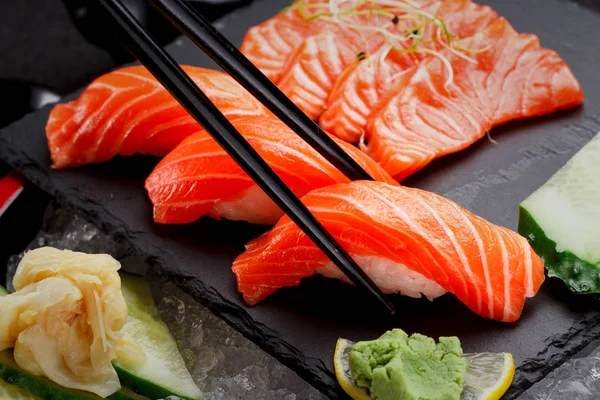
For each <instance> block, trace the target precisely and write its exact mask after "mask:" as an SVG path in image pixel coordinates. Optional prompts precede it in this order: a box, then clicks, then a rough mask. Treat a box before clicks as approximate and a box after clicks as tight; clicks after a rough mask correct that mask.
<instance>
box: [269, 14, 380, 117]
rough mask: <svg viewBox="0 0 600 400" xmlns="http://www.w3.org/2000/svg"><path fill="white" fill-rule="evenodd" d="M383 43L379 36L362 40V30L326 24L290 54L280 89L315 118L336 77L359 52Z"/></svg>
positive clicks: (369, 49)
mask: <svg viewBox="0 0 600 400" xmlns="http://www.w3.org/2000/svg"><path fill="white" fill-rule="evenodd" d="M383 42H384V38H383V36H380V35H374V36H372V37H371V38H370V39H369V40H368V41H367V43H365V40H364V38H363V37H362V35H361V33H359V32H357V31H354V30H353V29H351V28H347V27H344V26H335V27H333V26H332V27H328V28H327V29H326V30H325V31H323V32H321V33H319V34H318V35H314V36H311V37H309V38H307V39H306V40H305V41H304V42H303V43H302V45H301V46H300V47H299V48H298V50H297V51H296V52H295V53H294V55H292V56H291V57H290V59H289V60H288V63H287V64H286V66H285V68H284V71H283V73H282V76H281V79H280V80H279V83H278V86H279V89H281V91H282V92H283V93H284V94H285V95H286V96H287V97H289V98H290V99H291V100H292V101H293V102H294V103H295V104H296V105H297V106H298V107H299V108H300V109H301V110H302V111H304V113H306V115H308V116H309V117H310V118H311V119H313V120H318V119H319V117H320V115H321V114H322V113H323V111H325V106H326V104H327V99H328V97H329V95H330V93H331V90H332V89H333V87H334V85H335V82H336V80H337V78H338V76H339V75H340V74H341V73H342V72H344V70H345V69H346V67H347V66H348V65H350V64H352V62H354V61H355V60H356V59H357V57H358V55H359V54H362V53H365V52H367V51H374V50H376V49H377V48H378V47H379V46H381V45H382V44H383Z"/></svg>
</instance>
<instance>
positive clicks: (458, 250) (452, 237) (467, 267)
mask: <svg viewBox="0 0 600 400" xmlns="http://www.w3.org/2000/svg"><path fill="white" fill-rule="evenodd" d="M410 195H411V197H412V198H413V199H415V200H416V201H418V202H419V203H420V204H421V205H422V206H423V207H425V208H426V209H427V210H428V211H429V212H430V213H431V215H432V216H433V218H434V219H435V220H436V221H437V223H438V224H439V225H440V226H441V227H442V229H443V231H444V233H445V234H446V236H448V239H450V243H451V244H452V247H453V248H454V250H455V251H456V253H457V255H458V258H459V260H460V263H461V264H462V266H463V268H464V270H465V271H466V272H467V275H468V277H469V279H470V280H471V283H472V284H473V287H474V288H475V294H476V296H477V304H478V308H477V312H478V313H479V312H481V292H480V290H479V286H477V285H476V284H475V281H476V280H475V274H473V271H472V270H471V265H470V264H469V259H468V258H467V256H466V254H465V252H464V250H463V248H462V246H461V245H460V243H458V241H457V240H456V236H455V235H454V231H453V230H452V229H450V227H449V226H448V225H447V224H446V222H444V220H443V219H442V218H441V217H440V215H439V214H438V212H437V211H436V210H435V209H434V208H433V207H431V206H430V205H429V204H428V203H427V202H426V201H425V200H424V199H423V198H422V197H421V196H419V195H414V194H413V193H410ZM461 281H462V282H463V283H464V287H465V296H467V297H468V293H469V290H468V288H469V285H468V284H467V283H466V282H465V281H464V280H463V279H461Z"/></svg>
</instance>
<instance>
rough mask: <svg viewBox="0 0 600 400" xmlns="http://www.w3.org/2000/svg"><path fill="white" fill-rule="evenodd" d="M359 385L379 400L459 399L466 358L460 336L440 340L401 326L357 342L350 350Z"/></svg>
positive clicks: (354, 374) (351, 361) (351, 365)
mask: <svg viewBox="0 0 600 400" xmlns="http://www.w3.org/2000/svg"><path fill="white" fill-rule="evenodd" d="M349 361H350V369H351V371H352V377H353V378H354V379H355V380H356V382H357V384H358V386H361V387H364V388H367V389H368V390H369V392H370V394H371V397H372V398H373V399H376V400H460V395H461V393H462V390H463V385H464V380H465V372H466V361H465V359H464V358H463V351H462V348H461V346H460V340H459V339H458V338H457V337H440V340H439V343H437V344H436V343H435V341H434V340H433V339H432V338H429V337H427V336H423V335H420V334H414V335H412V336H410V337H409V336H408V335H407V334H406V333H405V332H404V331H402V330H400V329H394V330H392V331H388V332H386V333H385V334H383V336H381V337H380V338H379V339H376V340H370V341H364V342H358V343H356V345H354V347H353V348H352V351H351V352H350V360H349Z"/></svg>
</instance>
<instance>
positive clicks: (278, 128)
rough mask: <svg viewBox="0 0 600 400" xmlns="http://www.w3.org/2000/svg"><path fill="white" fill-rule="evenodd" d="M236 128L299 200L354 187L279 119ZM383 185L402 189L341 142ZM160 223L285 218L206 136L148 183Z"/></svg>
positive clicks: (187, 144)
mask: <svg viewBox="0 0 600 400" xmlns="http://www.w3.org/2000/svg"><path fill="white" fill-rule="evenodd" d="M233 125H234V126H235V127H236V128H237V129H238V131H239V132H240V133H241V134H242V135H243V136H244V137H245V138H246V140H248V142H249V143H250V145H252V147H253V148H254V149H255V150H256V151H257V152H258V153H259V154H260V155H261V156H262V157H263V158H264V159H265V161H267V163H268V164H269V165H270V166H271V168H273V170H274V171H275V172H276V173H277V175H278V176H279V177H280V178H281V179H283V181H284V182H285V183H286V184H287V185H288V186H289V187H290V189H292V191H293V192H294V193H295V194H296V195H297V196H303V195H305V194H306V193H308V192H309V191H310V190H312V189H316V188H319V187H323V186H329V185H333V184H336V183H341V182H348V179H347V178H346V177H345V176H344V175H343V174H342V173H341V172H339V171H338V170H337V169H336V168H335V167H333V165H331V164H330V163H329V162H328V161H326V160H325V159H324V158H323V157H322V156H321V155H319V154H318V153H317V152H316V150H314V149H313V148H312V147H310V146H309V145H308V144H307V143H306V142H305V141H304V140H303V139H301V138H300V137H299V136H298V135H296V134H295V133H294V132H293V131H291V130H290V129H289V128H288V127H287V126H286V125H284V124H283V123H282V122H281V121H279V120H278V119H276V118H273V117H269V118H266V117H245V118H239V119H236V120H234V121H233ZM335 140H336V141H337V143H338V144H339V145H340V146H341V147H342V148H343V149H344V150H345V151H346V152H347V153H348V154H350V155H351V156H352V158H353V159H355V160H356V161H357V162H358V163H359V164H360V165H361V166H362V167H364V168H365V169H366V171H367V172H369V173H370V174H371V176H373V178H375V179H377V180H381V181H384V182H389V183H393V184H396V185H397V183H396V182H395V181H394V180H393V179H392V178H391V177H390V176H389V175H388V174H387V173H386V172H385V171H384V170H383V169H382V168H381V167H380V166H379V165H377V163H375V162H374V161H373V160H372V159H370V158H369V157H368V156H367V155H366V154H365V153H363V152H361V151H360V150H358V149H356V148H355V147H353V146H351V145H349V144H347V143H344V142H342V141H341V140H339V139H335ZM146 189H147V190H148V194H149V196H150V200H151V201H152V203H153V204H154V220H155V221H156V222H160V223H165V224H183V223H189V222H193V221H196V220H197V219H199V218H200V217H202V216H203V215H208V216H210V217H213V218H217V219H220V218H222V217H223V218H227V219H230V220H244V221H249V222H252V223H257V224H275V223H276V222H277V220H278V219H279V218H280V217H281V216H282V215H283V212H282V211H281V210H280V209H279V208H278V207H277V206H276V205H275V203H273V202H272V201H271V199H270V198H269V197H268V196H267V195H266V194H265V193H264V192H263V191H262V190H261V189H260V188H259V187H258V186H257V185H256V184H255V183H254V181H252V180H251V179H250V177H249V176H248V175H246V173H245V172H243V170H242V169H241V168H240V167H239V166H238V165H237V164H236V163H235V162H234V161H233V160H232V159H231V158H230V157H229V156H228V155H227V153H226V152H225V151H224V150H223V149H222V148H221V146H219V145H218V144H217V143H216V142H215V141H214V140H213V139H212V138H211V137H210V136H209V135H208V134H207V133H206V132H204V131H202V132H199V133H196V134H194V135H192V136H190V137H188V138H187V139H186V140H184V141H183V142H182V143H181V144H180V145H179V146H177V147H176V148H175V149H174V150H173V151H172V152H171V153H169V154H168V155H167V156H166V157H165V158H164V159H163V160H162V161H161V162H160V163H159V164H158V165H157V166H156V168H155V169H154V171H153V172H152V173H151V174H150V176H149V177H148V179H147V180H146Z"/></svg>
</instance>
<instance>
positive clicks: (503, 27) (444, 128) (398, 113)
mask: <svg viewBox="0 0 600 400" xmlns="http://www.w3.org/2000/svg"><path fill="white" fill-rule="evenodd" d="M464 42H465V43H464V45H465V46H466V47H468V48H472V49H483V48H488V49H487V50H486V51H483V52H479V53H476V54H473V55H472V57H473V58H474V59H475V61H477V62H476V63H473V62H470V61H468V60H465V59H463V58H461V57H458V56H456V55H454V54H452V53H448V52H447V53H445V55H446V57H447V58H448V59H449V60H450V62H451V64H452V70H453V74H454V78H453V80H452V82H451V83H450V84H448V78H449V72H448V68H447V67H446V66H445V65H444V63H443V62H442V61H441V59H440V58H439V57H430V58H428V59H426V60H424V61H422V62H421V63H420V64H419V65H418V66H417V67H415V68H413V69H412V70H410V71H409V72H408V73H405V74H404V75H402V76H400V77H399V78H398V79H397V80H396V81H395V83H394V86H393V87H392V88H391V89H390V90H389V91H388V92H387V94H386V95H385V96H384V98H382V100H381V101H380V102H379V103H378V104H377V107H376V108H375V109H374V110H373V111H372V113H371V115H370V117H369V121H368V127H367V139H368V153H369V154H370V155H371V156H372V157H373V158H375V159H376V160H377V161H379V162H380V164H381V165H382V166H383V167H384V168H385V169H386V170H387V171H388V172H389V173H390V174H391V175H392V176H393V177H394V178H396V179H397V180H402V179H404V178H406V177H408V176H409V175H411V174H413V173H414V172H416V171H418V170H420V169H421V168H423V167H424V166H426V165H427V164H428V163H430V162H431V161H432V160H434V159H435V158H438V157H441V156H443V155H445V154H449V153H453V152H456V151H459V150H461V149H464V148H466V147H468V146H470V145H471V144H472V143H474V142H475V141H477V140H478V139H480V138H481V137H483V136H484V135H485V134H486V132H488V131H489V130H490V129H491V128H492V127H493V126H495V125H499V124H501V123H504V122H508V121H511V120H515V119H520V118H526V117H533V116H539V115H543V114H547V113H550V112H553V111H556V110H560V109H565V108H570V107H574V106H577V105H580V104H581V103H582V102H583V92H582V90H581V87H580V86H579V83H578V82H577V79H576V78H575V76H574V75H573V73H572V72H571V70H570V69H569V67H568V66H567V65H566V64H565V62H564V61H563V60H562V59H561V58H560V56H559V55H558V54H556V52H554V51H552V50H549V49H544V48H541V47H540V43H539V40H538V38H537V37H536V36H535V35H529V34H518V33H517V32H516V31H515V30H514V29H513V28H512V27H511V26H510V24H509V23H508V22H507V21H506V20H505V19H503V18H501V19H498V20H497V21H496V22H495V23H493V24H492V25H491V26H490V27H489V28H488V29H486V30H485V31H484V32H481V33H479V34H477V35H475V36H473V37H471V38H470V39H468V40H465V41H464Z"/></svg>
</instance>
